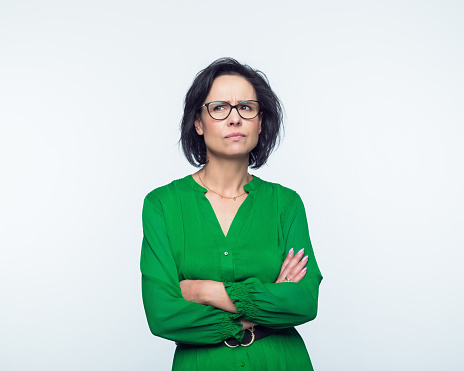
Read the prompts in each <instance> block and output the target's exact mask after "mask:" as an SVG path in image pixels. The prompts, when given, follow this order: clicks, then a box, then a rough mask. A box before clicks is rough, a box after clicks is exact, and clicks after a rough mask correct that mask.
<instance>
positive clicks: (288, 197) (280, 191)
mask: <svg viewBox="0 0 464 371" xmlns="http://www.w3.org/2000/svg"><path fill="white" fill-rule="evenodd" d="M260 182H261V186H260V187H262V190H263V191H264V192H265V193H271V194H272V195H273V196H274V197H276V198H277V199H278V200H280V201H282V203H286V202H295V201H301V197H300V195H299V194H298V193H297V192H296V191H294V190H293V189H291V188H289V187H286V186H284V185H281V184H279V183H273V182H269V181H266V180H262V179H260Z"/></svg>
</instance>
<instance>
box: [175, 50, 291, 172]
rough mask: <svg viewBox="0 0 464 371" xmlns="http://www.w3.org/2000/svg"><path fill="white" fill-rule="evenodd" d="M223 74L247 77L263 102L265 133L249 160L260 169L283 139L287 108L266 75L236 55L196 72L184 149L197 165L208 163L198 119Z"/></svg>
mask: <svg viewBox="0 0 464 371" xmlns="http://www.w3.org/2000/svg"><path fill="white" fill-rule="evenodd" d="M223 75H238V76H241V77H243V78H245V79H246V80H247V81H248V82H249V83H250V84H251V85H252V86H253V88H254V89H255V92H256V98H257V100H258V101H259V102H260V103H261V112H262V115H263V118H262V123H261V133H260V134H259V139H258V144H257V145H256V147H255V148H254V149H253V150H252V151H251V153H250V159H249V162H248V165H249V166H251V167H252V168H253V169H258V168H259V167H261V166H262V165H264V164H265V163H266V161H267V159H268V158H269V155H270V154H271V152H272V151H273V150H274V148H275V147H276V145H277V144H278V143H279V142H280V137H281V128H282V126H283V124H282V121H283V113H282V111H283V110H282V106H281V104H280V102H279V98H277V95H276V94H275V93H274V92H273V91H272V89H271V86H270V85H269V81H268V79H267V77H266V75H265V74H264V73H263V72H261V71H258V70H254V69H253V68H251V67H250V66H248V65H246V64H241V63H240V62H238V61H236V60H235V59H233V58H220V59H217V60H215V61H214V62H213V63H211V64H210V65H209V66H208V67H206V68H205V69H204V70H202V71H200V72H199V73H198V74H197V75H196V76H195V79H194V81H193V83H192V86H191V87H190V89H189V90H188V91H187V94H186V95H185V100H184V115H183V117H182V121H181V137H180V142H181V144H182V150H183V152H184V154H185V157H187V160H188V162H190V163H191V164H192V165H193V166H195V167H200V166H202V165H205V164H206V162H207V159H206V145H205V140H204V138H203V136H202V135H198V133H197V132H196V130H195V126H194V121H195V118H196V117H197V115H199V114H200V111H201V108H200V106H201V105H203V103H204V100H205V99H206V97H207V96H208V93H209V91H210V89H211V86H212V85H213V81H214V79H216V78H217V77H219V76H223Z"/></svg>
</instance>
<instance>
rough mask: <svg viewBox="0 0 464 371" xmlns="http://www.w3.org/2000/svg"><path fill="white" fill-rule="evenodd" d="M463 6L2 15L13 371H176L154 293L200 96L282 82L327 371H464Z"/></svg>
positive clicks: (283, 179) (0, 76)
mask: <svg viewBox="0 0 464 371" xmlns="http://www.w3.org/2000/svg"><path fill="white" fill-rule="evenodd" d="M463 19H464V3H463V2H462V1H457V0H456V1H451V0H448V1H447V0H440V1H438V0H436V1H435V0H429V1H419V0H417V1H392V0H390V1H375V2H374V1H360V0H355V1H350V2H346V1H341V0H339V1H326V2H320V1H317V2H316V1H306V2H303V1H301V2H299V1H285V2H281V1H269V0H268V1H250V2H227V1H219V0H216V1H213V0H210V1H171V2H167V1H148V0H146V1H132V2H129V1H124V0H120V1H109V0H107V1H104V0H92V1H90V0H80V1H40V2H33V1H25V0H1V1H0V124H1V131H0V153H1V157H0V161H1V162H0V166H1V181H0V187H1V198H0V201H1V207H0V213H1V220H0V244H1V256H0V285H1V287H0V288H1V292H0V294H1V299H0V300H1V304H0V333H1V336H0V352H1V353H0V369H1V370H168V369H169V368H170V364H171V359H172V353H173V351H174V346H173V345H172V344H171V343H170V342H168V341H166V340H163V339H159V338H155V337H153V336H152V335H151V334H150V332H149V330H148V326H147V324H146V320H145V317H144V312H143V307H142V301H141V293H140V274H139V267H138V264H139V253H140V243H141V238H142V234H141V216H140V214H141V207H142V200H143V197H144V196H145V194H146V193H148V192H149V191H150V190H151V189H153V188H155V187H157V186H160V185H163V184H166V183H168V182H170V181H171V180H173V179H177V178H180V177H183V176H185V175H186V174H188V173H192V172H194V169H193V168H192V167H190V166H189V165H188V163H187V162H186V160H185V159H184V158H183V156H182V154H181V152H180V151H179V149H178V146H177V140H178V137H179V129H178V127H179V121H180V119H181V114H182V103H183V102H182V101H183V97H184V94H185V92H186V90H187V89H188V87H189V86H190V84H191V82H192V80H193V77H194V75H195V73H197V72H198V71H199V70H200V69H202V68H204V67H206V66H207V65H208V64H209V63H210V62H212V61H213V60H214V59H216V58H218V57H222V56H231V57H235V58H237V59H238V60H240V61H241V62H245V63H248V64H250V65H251V66H253V67H254V68H258V69H261V70H262V71H264V72H265V73H266V74H267V75H268V77H269V79H270V81H271V85H272V86H273V88H274V90H275V91H276V92H277V94H278V95H279V97H280V98H281V99H282V101H283V104H284V106H285V109H286V137H285V139H284V141H283V143H282V145H281V146H280V148H279V149H278V151H277V152H276V153H275V154H274V155H273V156H272V157H271V159H270V161H269V163H268V165H267V166H265V167H264V168H262V169H260V170H259V171H255V172H252V173H254V174H256V175H258V176H260V177H262V178H264V179H266V180H270V181H274V182H278V183H281V184H283V185H286V186H288V187H290V188H293V189H295V190H296V191H298V192H299V193H300V195H301V196H302V198H303V200H304V202H305V205H306V208H307V214H308V220H309V224H310V229H311V237H312V240H313V245H314V249H315V253H316V257H317V259H318V262H319V265H320V268H321V271H322V273H323V275H324V280H323V281H322V286H321V293H320V306H319V314H318V317H317V318H316V320H315V321H314V322H312V323H308V324H305V325H303V326H301V327H300V328H299V330H300V332H301V333H302V335H303V337H304V339H305V342H306V344H307V347H308V349H309V352H310V355H311V358H312V360H313V364H314V366H315V369H316V370H317V371H323V370H328V371H332V370H356V371H359V370H369V371H370V370H375V371H377V370H423V371H424V370H458V369H463V368H464V358H463V357H462V331H463V330H464V326H463V316H462V314H463V309H464V308H463V302H464V297H463V293H464V287H463V279H464V277H463V276H464V275H463V273H462V270H461V266H462V263H461V261H462V259H463V257H464V256H463V252H462V251H463V247H464V237H463V233H462V232H463V231H462V229H463V222H464V218H463V212H462V210H463V207H464V199H463V190H464V169H463V168H464V167H463V159H464V149H463V140H464V129H463V124H464V122H463V121H464V120H463V117H464V112H463V111H464V109H463V107H464V105H463V98H464V89H463V86H464V72H463V66H464V22H463Z"/></svg>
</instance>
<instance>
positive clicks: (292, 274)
mask: <svg viewBox="0 0 464 371" xmlns="http://www.w3.org/2000/svg"><path fill="white" fill-rule="evenodd" d="M303 255H304V249H301V250H300V251H298V252H297V253H296V254H295V252H294V250H293V247H292V248H291V249H290V251H289V252H288V254H287V257H286V258H285V260H284V262H283V263H282V267H281V268H280V273H279V277H277V280H276V281H275V283H280V282H298V281H300V280H301V279H302V278H303V277H304V276H305V274H306V268H305V265H306V263H307V262H308V255H306V256H305V257H304V258H303ZM286 278H287V279H288V280H287V279H286Z"/></svg>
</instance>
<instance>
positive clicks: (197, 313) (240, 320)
mask: <svg viewBox="0 0 464 371" xmlns="http://www.w3.org/2000/svg"><path fill="white" fill-rule="evenodd" d="M281 122H282V111H281V106H280V103H279V100H278V99H277V97H276V95H275V94H274V93H273V91H272V90H271V88H270V86H269V83H268V82H267V79H266V78H265V76H264V74H262V73H261V72H259V71H255V70H253V69H252V68H250V67H249V66H247V65H242V64H240V63H239V62H237V61H236V60H234V59H230V58H223V59H219V60H217V61H215V62H213V63H212V64H211V65H210V66H208V67H207V68H206V69H204V70H203V71H201V72H200V73H199V74H198V75H197V76H196V78H195V80H194V82H193V84H192V86H191V88H190V89H189V91H188V92H187V95H186V97H185V108H184V116H183V120H182V124H181V130H182V136H181V142H182V148H183V150H184V153H185V155H186V157H187V159H188V161H189V162H190V163H191V164H192V165H194V166H196V167H200V170H199V171H198V172H196V173H195V174H193V175H188V176H186V177H185V178H183V179H179V180H175V181H173V182H172V183H170V184H168V185H166V186H163V187H160V188H157V189H155V190H154V191H152V192H151V193H149V194H148V195H147V197H146V198H145V202H144V207H143V229H144V239H143V244H142V256H141V270H142V294H143V302H144V307H145V312H146V316H147V320H148V324H149V327H150V330H151V332H152V333H153V334H154V335H157V336H161V337H163V338H166V339H169V340H173V341H175V342H176V343H177V348H176V352H175V355H174V361H173V367H172V369H173V370H183V371H185V370H187V371H190V370H221V371H223V370H244V369H248V370H266V371H270V370H290V369H293V368H294V367H299V369H300V370H312V366H311V361H310V359H309V355H308V352H307V350H306V348H305V345H304V342H303V340H302V339H301V337H300V335H299V334H298V332H297V331H296V330H295V328H294V326H296V325H300V324H302V323H305V322H308V321H311V320H312V319H314V318H315V316H316V312H317V299H318V288H319V283H320V281H321V279H322V276H321V274H320V272H319V269H318V267H317V264H316V261H315V258H314V254H313V250H312V247H311V242H310V239H309V233H308V226H307V221H306V215H305V210H304V206H303V203H302V201H301V199H300V197H299V196H298V194H297V193H296V192H294V191H292V190H290V189H288V188H285V187H283V186H281V185H278V184H274V183H269V182H266V181H263V180H261V179H259V178H258V177H256V176H252V175H250V174H249V173H248V167H249V166H250V167H252V168H259V167H260V166H262V165H263V164H265V163H266V160H267V159H268V156H269V154H270V153H271V151H272V150H273V148H274V146H275V144H276V142H277V140H278V138H279V134H280V129H281Z"/></svg>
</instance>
